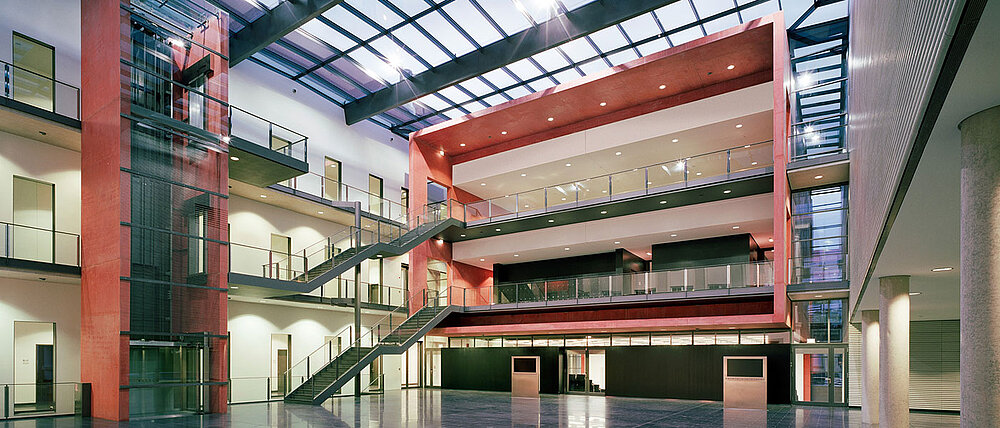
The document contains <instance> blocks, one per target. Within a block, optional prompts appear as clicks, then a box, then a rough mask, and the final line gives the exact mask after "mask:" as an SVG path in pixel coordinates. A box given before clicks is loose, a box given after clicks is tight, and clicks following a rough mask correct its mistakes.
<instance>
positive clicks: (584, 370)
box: [566, 348, 606, 395]
mask: <svg viewBox="0 0 1000 428" xmlns="http://www.w3.org/2000/svg"><path fill="white" fill-rule="evenodd" d="M605 361H606V360H605V351H604V350H603V349H590V348H584V349H567V350H566V392H567V393H570V394H595V395H604V388H605V385H606V383H605V381H604V379H605Z"/></svg>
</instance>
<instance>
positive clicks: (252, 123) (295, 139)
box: [229, 105, 309, 162]
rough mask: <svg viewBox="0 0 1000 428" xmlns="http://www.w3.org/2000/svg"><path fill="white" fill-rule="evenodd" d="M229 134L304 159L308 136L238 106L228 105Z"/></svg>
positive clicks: (306, 152) (306, 151) (307, 146)
mask: <svg viewBox="0 0 1000 428" xmlns="http://www.w3.org/2000/svg"><path fill="white" fill-rule="evenodd" d="M229 135H231V136H233V137H237V138H241V139H243V140H246V141H249V142H251V143H254V144H256V145H258V146H263V147H266V148H268V149H271V150H274V151H276V152H278V153H281V154H283V155H285V156H289V157H291V158H294V159H298V160H300V161H303V162H305V161H306V155H307V154H308V151H309V137H306V136H305V135H302V134H300V133H298V132H295V131H292V130H291V129H289V128H286V127H284V126H281V125H278V124H277V123H274V122H272V121H270V120H267V119H264V118H263V117H260V116H257V115H256V114H253V113H250V112H248V111H246V110H243V109H241V108H239V107H236V106H233V105H230V106H229Z"/></svg>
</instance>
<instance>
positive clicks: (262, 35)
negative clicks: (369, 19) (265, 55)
mask: <svg viewBox="0 0 1000 428" xmlns="http://www.w3.org/2000/svg"><path fill="white" fill-rule="evenodd" d="M343 1H344V0H289V1H283V2H281V3H280V4H278V6H276V7H275V8H274V9H271V10H270V11H268V12H266V13H264V15H263V16H261V17H260V18H257V19H256V20H255V21H253V22H251V23H250V25H247V26H246V27H243V28H242V29H241V30H240V31H237V32H236V33H235V34H233V35H232V36H231V37H230V38H229V66H230V67H232V66H234V65H236V64H238V63H239V62H240V61H243V60H245V59H247V58H250V55H253V54H255V53H257V51H259V50H261V49H264V48H266V47H267V46H269V45H270V44H271V43H274V42H276V41H277V40H278V39H280V38H282V37H284V36H285V35H286V34H288V33H291V32H292V31H294V30H295V29H296V28H299V27H301V26H302V25H303V24H305V23H307V22H309V21H310V20H312V19H313V18H315V17H317V16H319V15H320V14H322V13H323V12H326V11H327V10H330V8H332V7H334V6H336V5H338V4H340V3H342V2H343Z"/></svg>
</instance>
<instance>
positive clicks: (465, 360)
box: [441, 348, 560, 394]
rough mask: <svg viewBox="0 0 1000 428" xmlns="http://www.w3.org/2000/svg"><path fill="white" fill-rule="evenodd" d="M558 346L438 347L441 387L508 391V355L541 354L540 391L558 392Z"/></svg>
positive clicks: (509, 356)
mask: <svg viewBox="0 0 1000 428" xmlns="http://www.w3.org/2000/svg"><path fill="white" fill-rule="evenodd" d="M559 354H560V349H559V348H445V349H442V350H441V387H442V388H448V389H474V390H479V391H510V358H511V357H512V356H524V355H531V356H539V357H541V370H540V373H541V385H540V386H541V392H542V393H544V394H558V393H559V376H560V368H559Z"/></svg>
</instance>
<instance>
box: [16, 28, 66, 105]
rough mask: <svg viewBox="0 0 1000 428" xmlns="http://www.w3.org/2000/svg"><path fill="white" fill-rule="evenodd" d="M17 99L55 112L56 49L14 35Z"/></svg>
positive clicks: (17, 34) (23, 36) (19, 35)
mask: <svg viewBox="0 0 1000 428" xmlns="http://www.w3.org/2000/svg"><path fill="white" fill-rule="evenodd" d="M12 39H13V50H12V52H13V55H12V56H13V58H12V59H13V64H14V69H13V73H12V74H13V76H12V78H13V82H12V85H11V86H12V88H11V89H10V90H11V91H12V92H13V94H12V95H13V98H14V100H16V101H20V102H22V103H25V104H29V105H32V106H35V107H38V108H40V109H43V110H48V111H53V110H54V109H55V81H54V80H53V79H55V62H56V59H55V58H56V57H55V55H56V53H55V48H53V47H52V46H50V45H47V44H45V43H42V42H40V41H38V40H35V39H32V38H31V37H28V36H25V35H23V34H19V33H16V32H15V33H14V34H13V37H12Z"/></svg>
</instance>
